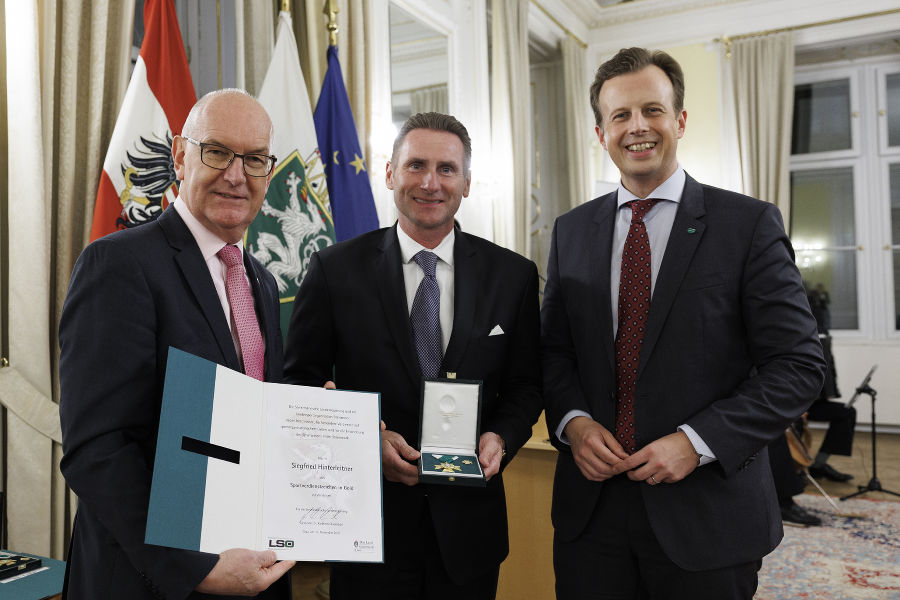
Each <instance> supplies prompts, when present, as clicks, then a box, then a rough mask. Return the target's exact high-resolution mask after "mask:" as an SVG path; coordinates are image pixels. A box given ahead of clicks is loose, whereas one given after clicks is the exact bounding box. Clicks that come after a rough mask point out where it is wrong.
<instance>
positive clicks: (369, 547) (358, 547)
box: [353, 540, 375, 552]
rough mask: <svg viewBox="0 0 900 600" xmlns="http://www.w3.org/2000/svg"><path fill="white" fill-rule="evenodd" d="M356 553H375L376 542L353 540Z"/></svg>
mask: <svg viewBox="0 0 900 600" xmlns="http://www.w3.org/2000/svg"><path fill="white" fill-rule="evenodd" d="M353 550H354V552H374V551H375V542H373V541H371V540H353Z"/></svg>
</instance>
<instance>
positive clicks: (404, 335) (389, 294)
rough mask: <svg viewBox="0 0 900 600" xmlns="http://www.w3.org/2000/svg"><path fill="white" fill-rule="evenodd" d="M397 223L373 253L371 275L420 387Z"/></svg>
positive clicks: (396, 340) (406, 361)
mask: <svg viewBox="0 0 900 600" xmlns="http://www.w3.org/2000/svg"><path fill="white" fill-rule="evenodd" d="M396 228H397V225H396V224H395V225H394V226H393V227H391V228H389V229H386V230H385V232H384V237H383V238H382V239H381V241H380V242H379V244H378V250H379V252H377V253H376V254H375V257H374V264H373V270H372V275H373V276H374V277H375V280H376V282H377V284H376V285H377V286H378V297H379V299H380V300H381V307H382V309H383V310H384V315H385V320H386V321H387V326H388V329H389V330H390V332H391V335H392V336H393V337H394V343H395V344H396V345H397V350H398V352H399V353H400V357H401V358H402V360H403V364H404V365H406V370H407V372H408V373H409V376H410V378H411V379H412V382H413V385H415V386H416V387H418V385H419V381H420V379H421V378H422V371H421V369H420V368H419V359H418V357H417V356H416V352H415V349H414V348H413V341H412V333H411V331H410V328H409V309H408V308H407V304H406V286H405V283H404V280H403V266H402V265H403V256H402V254H401V253H400V242H399V241H397V229H396Z"/></svg>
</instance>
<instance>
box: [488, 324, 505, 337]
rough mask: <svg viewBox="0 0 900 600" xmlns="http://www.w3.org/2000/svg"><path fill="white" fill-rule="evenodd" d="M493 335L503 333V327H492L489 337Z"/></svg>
mask: <svg viewBox="0 0 900 600" xmlns="http://www.w3.org/2000/svg"><path fill="white" fill-rule="evenodd" d="M492 335H503V328H502V327H500V326H499V325H494V328H493V329H491V332H490V333H489V334H488V337H491V336H492Z"/></svg>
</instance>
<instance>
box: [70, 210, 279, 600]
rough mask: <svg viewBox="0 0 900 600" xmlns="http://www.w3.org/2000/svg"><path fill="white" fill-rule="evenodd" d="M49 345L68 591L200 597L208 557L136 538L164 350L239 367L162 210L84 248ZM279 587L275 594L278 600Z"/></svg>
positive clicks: (142, 517)
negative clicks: (67, 501)
mask: <svg viewBox="0 0 900 600" xmlns="http://www.w3.org/2000/svg"><path fill="white" fill-rule="evenodd" d="M244 257H245V258H244V262H245V267H246V269H247V273H248V276H249V279H250V281H251V283H252V288H253V293H254V295H255V301H256V310H257V313H258V314H259V315H260V317H261V318H260V328H261V329H262V332H263V335H264V336H265V340H266V379H267V380H269V381H280V380H281V377H282V340H281V333H280V330H279V328H278V327H279V323H278V295H277V291H276V288H275V281H274V279H273V278H272V276H271V275H270V274H269V273H268V272H267V271H266V270H265V269H264V268H263V267H262V265H260V263H259V262H257V261H256V260H255V259H254V258H253V257H252V256H250V255H249V253H244ZM59 343H60V365H59V371H60V395H61V397H60V411H59V412H60V418H61V421H62V437H63V452H64V456H63V459H62V462H61V465H60V466H61V470H62V473H63V475H64V476H65V478H66V482H67V483H68V484H69V486H71V488H72V490H74V492H75V493H76V494H77V495H78V499H79V504H78V513H77V516H76V520H75V529H74V532H73V539H72V546H71V551H70V555H69V562H68V568H69V572H68V574H67V576H68V581H67V590H68V597H69V598H71V599H72V600H80V599H82V598H84V599H87V600H99V599H103V598H129V599H140V598H148V599H149V598H154V597H156V598H173V599H176V598H177V599H179V600H180V599H182V598H187V597H189V596H190V597H192V598H199V597H201V596H199V595H191V590H193V589H194V587H196V585H197V584H198V583H200V581H202V580H203V578H204V577H205V576H206V575H207V574H208V573H209V571H210V570H211V569H212V567H213V565H214V564H215V563H216V560H217V556H216V555H214V554H205V553H199V552H188V551H183V550H174V549H170V548H163V547H159V546H151V545H147V544H144V529H145V525H146V518H147V503H148V500H149V498H150V481H151V476H152V472H153V460H154V456H155V452H156V434H157V427H158V422H159V410H160V401H161V398H162V388H163V377H164V375H165V370H166V356H167V353H168V349H169V346H174V347H176V348H180V349H182V350H184V351H186V352H191V353H193V354H196V355H198V356H202V357H203V358H206V359H209V360H211V361H214V362H216V363H219V364H221V365H225V366H227V367H229V368H231V369H235V370H240V364H239V363H238V358H237V352H236V351H235V348H234V343H233V341H232V338H231V331H230V329H229V324H228V322H227V320H226V319H225V315H224V314H223V312H222V305H221V303H220V301H219V297H218V295H217V294H216V290H215V287H214V286H213V282H212V278H211V277H210V274H209V269H208V268H207V266H206V263H205V262H204V260H203V257H202V255H201V253H200V249H199V248H198V246H197V243H196V242H195V241H194V238H193V236H192V235H191V233H190V230H189V229H188V228H187V226H186V225H185V224H184V221H183V220H182V219H181V217H180V216H179V215H178V213H177V212H176V211H175V209H174V208H170V209H168V210H166V211H165V212H163V214H162V215H161V216H160V217H159V219H158V220H157V221H155V222H152V223H148V224H146V225H142V226H140V227H136V228H134V229H130V230H126V231H121V232H116V233H114V234H111V235H108V236H106V237H104V238H101V239H99V240H97V241H96V242H94V243H93V244H91V245H90V246H88V247H87V248H85V250H84V252H83V253H82V254H81V256H80V257H79V259H78V262H77V263H76V264H75V269H74V271H73V272H72V279H71V282H70V284H69V291H68V294H67V296H66V302H65V305H64V307H63V314H62V318H61V320H60V325H59ZM285 579H286V578H285ZM280 585H281V586H284V585H289V582H287V581H286V582H280ZM273 587H275V586H273ZM270 589H272V588H270ZM282 591H283V592H286V593H287V595H283V596H277V597H284V598H289V597H290V596H289V592H288V590H286V589H283V590H282Z"/></svg>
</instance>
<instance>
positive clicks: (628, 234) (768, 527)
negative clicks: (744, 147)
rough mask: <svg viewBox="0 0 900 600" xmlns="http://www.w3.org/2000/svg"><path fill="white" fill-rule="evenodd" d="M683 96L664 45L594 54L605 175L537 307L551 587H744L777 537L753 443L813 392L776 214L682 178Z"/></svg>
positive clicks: (565, 242)
mask: <svg viewBox="0 0 900 600" xmlns="http://www.w3.org/2000/svg"><path fill="white" fill-rule="evenodd" d="M683 102H684V77H683V74H682V71H681V67H680V66H679V65H678V63H677V62H676V61H675V60H674V59H672V58H671V57H670V56H669V55H668V54H665V53H663V52H653V53H651V52H648V51H646V50H644V49H642V48H630V49H625V50H622V51H620V52H619V53H618V54H617V55H616V56H614V57H613V58H612V59H610V60H609V61H608V62H606V63H604V64H603V65H601V66H600V68H599V69H598V71H597V74H596V78H595V80H594V83H593V85H592V87H591V104H592V106H593V108H594V114H595V117H596V123H597V127H596V131H597V135H598V136H599V138H600V143H601V145H602V146H603V148H605V149H606V150H607V152H609V155H610V157H611V158H612V160H613V161H614V162H615V164H616V166H618V167H619V170H620V172H621V177H622V179H621V184H620V185H619V189H618V190H617V191H616V192H613V193H611V194H608V195H606V196H603V197H601V198H597V199H595V200H593V201H591V202H588V203H586V204H584V205H582V206H580V207H578V208H576V209H574V210H572V211H570V212H569V213H568V214H566V215H563V216H561V217H560V218H559V219H558V220H557V222H556V225H555V227H554V231H553V240H552V246H551V250H550V259H549V266H548V269H547V272H548V278H547V285H546V287H545V291H544V303H543V306H542V312H541V317H542V340H543V364H544V369H543V371H544V393H545V401H546V403H547V415H548V419H547V420H548V425H549V427H550V431H551V436H552V438H553V440H554V443H555V445H556V446H557V448H559V450H560V453H559V458H558V461H557V467H556V477H555V481H554V492H553V510H552V516H553V524H554V527H555V538H554V567H555V571H556V589H557V597H558V598H560V599H578V600H581V599H584V598H616V599H622V598H641V599H643V598H654V599H655V598H667V599H672V598H685V599H688V598H690V599H691V600H698V599H704V598H708V599H711V600H712V599H715V600H721V599H723V598H729V599H738V598H741V599H744V598H746V599H749V598H752V596H753V593H754V591H755V589H756V584H757V571H758V570H759V567H760V565H761V559H762V557H763V556H764V555H765V554H767V553H768V552H770V551H771V550H772V549H773V548H774V547H775V546H776V545H777V544H778V542H779V541H780V539H781V536H782V527H781V518H780V515H779V510H778V503H777V501H776V498H775V492H774V489H773V483H772V474H771V472H770V470H769V461H768V459H767V457H766V454H765V452H766V450H765V447H766V444H768V443H769V441H771V440H772V439H774V438H775V437H776V436H783V435H784V430H785V427H787V425H788V424H789V423H790V422H791V421H792V420H793V419H795V418H796V417H797V416H799V415H800V414H801V413H802V412H803V411H804V410H805V409H806V407H808V406H809V404H810V403H811V402H812V400H813V399H814V398H815V397H816V395H817V393H818V391H819V389H820V388H821V386H822V381H823V369H824V361H823V359H822V349H821V346H820V345H819V342H818V339H817V336H816V324H815V321H814V319H813V317H812V314H811V313H810V310H809V304H808V302H807V300H806V295H805V293H804V290H803V286H802V284H801V280H800V274H799V272H798V270H797V268H796V267H795V265H794V262H793V250H792V248H791V245H790V242H789V240H788V238H787V236H786V235H785V232H784V228H783V225H782V220H781V216H780V213H779V211H778V208H777V207H775V206H774V205H772V204H769V203H765V202H761V201H759V200H756V199H753V198H748V197H746V196H742V195H740V194H735V193H731V192H728V191H725V190H720V189H716V188H713V187H710V186H705V185H701V184H699V183H697V182H696V181H695V180H694V179H692V178H691V177H690V176H688V175H687V174H686V173H685V172H684V170H683V169H682V168H681V167H680V166H679V164H678V161H677V158H676V149H677V145H678V140H679V139H680V138H681V137H682V135H683V134H684V130H685V122H686V119H687V112H686V111H685V110H684V108H683ZM757 457H759V460H755V459H756V458H757Z"/></svg>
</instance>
